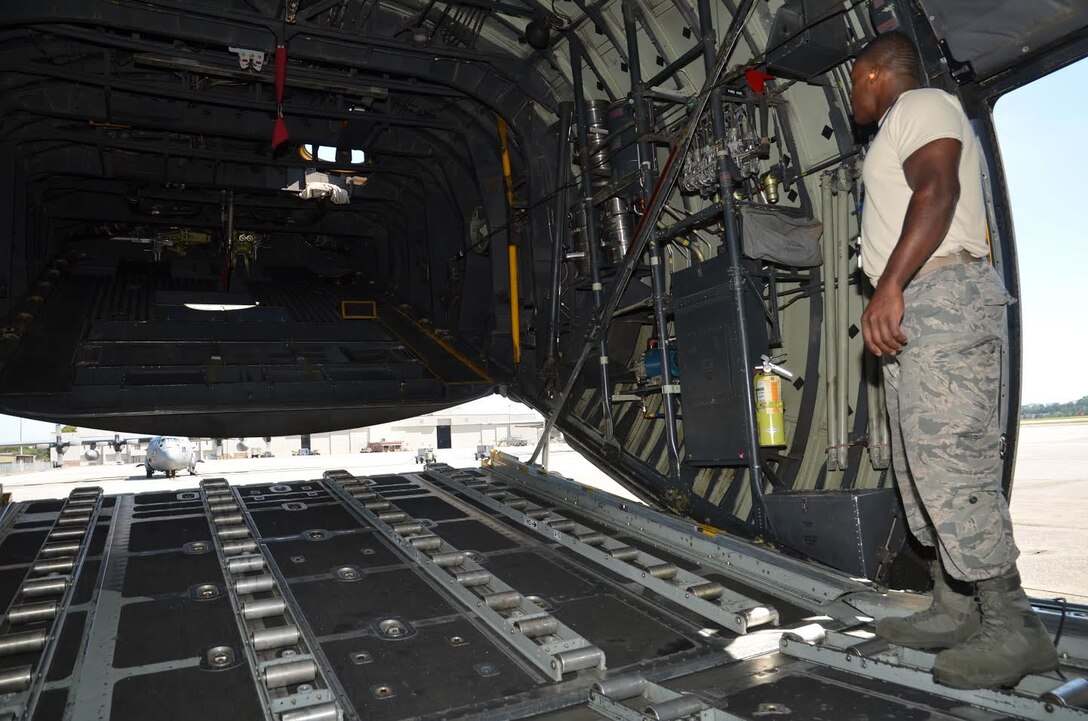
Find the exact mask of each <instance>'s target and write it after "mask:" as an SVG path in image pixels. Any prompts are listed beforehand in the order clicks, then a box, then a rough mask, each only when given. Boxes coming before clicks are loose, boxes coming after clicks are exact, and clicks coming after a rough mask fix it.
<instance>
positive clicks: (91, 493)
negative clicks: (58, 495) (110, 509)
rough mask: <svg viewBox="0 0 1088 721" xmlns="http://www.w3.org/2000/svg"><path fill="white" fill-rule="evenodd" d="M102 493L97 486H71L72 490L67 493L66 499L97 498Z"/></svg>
mask: <svg viewBox="0 0 1088 721" xmlns="http://www.w3.org/2000/svg"><path fill="white" fill-rule="evenodd" d="M101 495H102V489H101V488H99V487H98V486H89V487H87V488H73V489H72V492H71V493H69V494H68V499H69V500H73V499H76V498H88V497H90V498H98V497H99V496H101Z"/></svg>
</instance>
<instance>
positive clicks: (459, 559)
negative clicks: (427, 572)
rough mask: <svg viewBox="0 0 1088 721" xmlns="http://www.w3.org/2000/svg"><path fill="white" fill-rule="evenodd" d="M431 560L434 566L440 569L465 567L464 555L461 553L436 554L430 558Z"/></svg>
mask: <svg viewBox="0 0 1088 721" xmlns="http://www.w3.org/2000/svg"><path fill="white" fill-rule="evenodd" d="M431 560H432V561H434V565H436V566H438V567H440V568H453V567H454V566H463V565H465V554H464V553H462V552H461V551H447V552H446V553H436V554H434V555H433V556H431Z"/></svg>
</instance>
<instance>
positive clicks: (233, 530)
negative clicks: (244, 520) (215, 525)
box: [215, 525, 249, 540]
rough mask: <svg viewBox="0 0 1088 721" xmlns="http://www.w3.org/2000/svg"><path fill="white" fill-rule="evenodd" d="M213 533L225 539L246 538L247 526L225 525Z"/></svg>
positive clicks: (247, 535)
mask: <svg viewBox="0 0 1088 721" xmlns="http://www.w3.org/2000/svg"><path fill="white" fill-rule="evenodd" d="M215 535H217V536H219V537H220V538H222V539H224V540H226V539H229V538H248V537H249V528H248V527H247V526H244V525H240V526H227V527H226V528H219V529H216V531H215Z"/></svg>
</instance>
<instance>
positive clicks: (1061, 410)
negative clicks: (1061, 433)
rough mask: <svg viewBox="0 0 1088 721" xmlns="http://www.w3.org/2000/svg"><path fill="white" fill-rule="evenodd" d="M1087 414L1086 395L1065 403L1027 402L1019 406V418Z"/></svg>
mask: <svg viewBox="0 0 1088 721" xmlns="http://www.w3.org/2000/svg"><path fill="white" fill-rule="evenodd" d="M1070 416H1088V396H1084V397H1083V398H1081V399H1080V400H1077V401H1068V402H1066V403H1027V404H1025V405H1023V406H1021V407H1020V417H1021V418H1068V417H1070Z"/></svg>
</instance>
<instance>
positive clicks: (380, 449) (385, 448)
mask: <svg viewBox="0 0 1088 721" xmlns="http://www.w3.org/2000/svg"><path fill="white" fill-rule="evenodd" d="M402 450H404V442H403V441H373V442H371V443H367V444H366V447H365V448H363V449H362V450H361V451H360V453H395V452H397V451H402Z"/></svg>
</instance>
